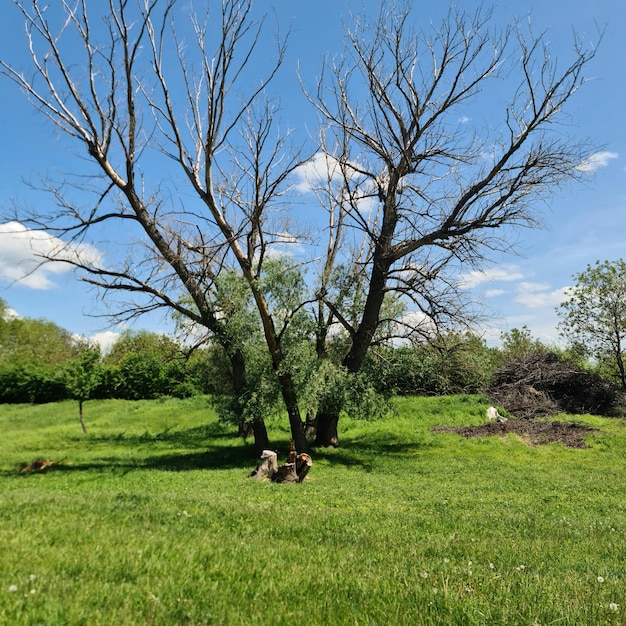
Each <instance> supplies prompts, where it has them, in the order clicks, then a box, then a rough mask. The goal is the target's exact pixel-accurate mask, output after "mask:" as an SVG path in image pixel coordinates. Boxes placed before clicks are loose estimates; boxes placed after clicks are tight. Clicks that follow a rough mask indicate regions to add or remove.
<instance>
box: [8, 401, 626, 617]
mask: <svg viewBox="0 0 626 626" xmlns="http://www.w3.org/2000/svg"><path fill="white" fill-rule="evenodd" d="M487 406H488V405H487V404H486V400H485V399H484V398H481V397H479V396H457V397H452V398H402V399H398V400H397V401H396V407H397V414H396V416H395V417H393V418H392V419H390V420H386V421H372V422H362V421H350V420H347V419H346V420H344V421H343V422H342V423H341V424H340V432H341V444H342V445H341V447H340V448H339V449H337V450H317V451H315V452H314V455H313V460H314V464H313V468H312V470H311V472H310V474H309V477H310V479H309V480H307V481H306V482H305V483H303V484H299V485H276V484H273V483H268V482H259V481H255V480H253V479H249V478H247V474H248V473H249V472H250V470H252V469H253V468H254V466H255V460H254V459H253V458H252V456H251V442H246V443H243V442H242V441H241V440H240V439H237V438H236V437H234V436H233V433H232V428H230V427H227V426H225V425H222V424H220V423H219V422H218V421H217V419H216V417H215V415H214V413H213V411H212V409H211V406H210V403H209V401H208V400H207V399H206V398H194V399H190V400H163V401H153V402H148V401H142V402H122V401H103V402H89V403H87V404H86V405H85V420H86V423H87V428H88V430H89V434H88V435H87V436H85V435H83V434H82V432H81V428H80V425H79V422H78V410H77V406H76V405H75V404H74V403H60V404H54V405H43V406H26V405H19V406H6V405H5V406H0V429H1V432H2V435H1V436H0V472H1V474H0V624H7V625H11V626H13V625H22V624H24V625H35V624H45V625H57V624H58V625H73V624H84V625H89V626H92V625H97V624H102V625H110V624H111V625H112V624H115V625H131V624H132V625H136V624H234V625H240V624H241V625H243V624H245V625H248V624H250V625H255V624H270V623H271V624H277V625H282V624H300V623H301V624H312V625H315V624H320V625H321V624H325V625H326V624H329V625H334V624H338V625H341V624H385V625H396V624H414V625H420V624H433V625H434V624H437V625H440V624H452V625H458V624H489V625H491V624H503V625H504V624H507V625H517V624H528V625H532V624H570V625H574V624H575V625H577V626H579V625H587V624H589V625H601V624H624V623H626V561H625V559H624V555H625V554H626V497H625V496H626V489H625V487H626V463H625V461H626V427H625V424H624V421H623V420H617V419H612V420H611V419H601V418H597V417H592V416H585V417H584V418H580V417H579V418H577V419H579V420H581V421H584V423H585V424H587V425H590V426H593V427H594V428H595V429H597V430H596V432H594V433H592V434H590V435H589V436H588V438H587V444H588V447H587V448H584V449H570V448H566V447H564V446H562V445H560V444H551V445H548V446H531V445H528V444H527V443H525V442H524V441H522V440H520V439H519V438H518V437H514V436H509V437H508V438H506V439H500V438H494V437H491V438H481V439H464V438H462V437H460V436H459V435H456V434H453V433H442V434H439V433H437V434H436V433H433V432H432V431H431V428H432V427H433V426H436V425H444V424H446V425H455V424H458V425H461V424H463V425H466V424H467V425H471V424H479V423H481V422H482V421H484V419H485V409H486V407H487ZM270 436H271V438H272V441H273V442H275V445H276V447H277V449H278V450H279V456H280V457H283V458H284V456H285V455H286V452H287V449H288V436H289V435H288V431H287V430H286V428H284V427H283V425H282V424H279V423H275V424H271V425H270ZM37 459H49V460H52V461H53V462H54V465H52V466H51V467H50V468H49V469H47V470H46V471H44V472H41V473H39V472H33V473H20V471H19V470H20V468H21V467H23V466H24V465H26V464H28V463H32V462H33V461H35V460H37Z"/></svg>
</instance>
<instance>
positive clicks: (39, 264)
mask: <svg viewBox="0 0 626 626" xmlns="http://www.w3.org/2000/svg"><path fill="white" fill-rule="evenodd" d="M45 258H53V259H55V260H54V262H50V263H43V261H44V260H45ZM78 259H81V260H82V261H86V262H88V263H91V264H94V265H99V264H100V262H101V260H102V255H101V254H100V252H99V251H98V250H96V248H94V247H93V246H90V245H88V244H66V243H65V242H63V241H62V240H61V239H58V238H57V237H54V236H52V235H50V234H48V233H46V232H44V231H38V230H31V229H28V228H26V227H25V226H24V225H22V224H20V223H19V222H7V223H4V224H0V280H6V281H8V282H19V284H20V285H23V286H25V287H30V288H31V289H52V288H53V287H55V286H56V284H55V282H54V280H53V279H54V277H55V276H59V275H62V274H66V273H67V272H69V271H71V270H72V265H70V264H69V263H65V262H64V261H65V260H67V261H77V260H78Z"/></svg>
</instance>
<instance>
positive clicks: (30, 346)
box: [0, 307, 84, 365]
mask: <svg viewBox="0 0 626 626" xmlns="http://www.w3.org/2000/svg"><path fill="white" fill-rule="evenodd" d="M5 309H6V307H4V309H3V311H4V310H5ZM83 343H84V342H82V341H81V340H79V339H77V338H76V337H75V336H73V335H72V334H71V333H70V332H68V331H67V330H65V329H63V328H61V327H59V326H57V325H56V324H54V323H53V322H49V321H47V320H44V319H32V318H23V317H12V318H7V317H6V316H5V315H4V314H0V365H3V364H15V363H18V362H22V363H25V362H32V363H41V364H45V365H58V364H60V363H63V362H65V361H68V360H70V359H73V358H75V357H77V356H78V355H79V354H80V352H81V350H82V349H83V348H84V346H83Z"/></svg>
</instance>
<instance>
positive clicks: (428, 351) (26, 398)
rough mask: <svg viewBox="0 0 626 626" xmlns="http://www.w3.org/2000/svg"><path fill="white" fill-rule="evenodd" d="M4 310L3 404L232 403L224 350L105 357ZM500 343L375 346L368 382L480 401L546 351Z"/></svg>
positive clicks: (177, 348) (142, 343) (153, 343)
mask: <svg viewBox="0 0 626 626" xmlns="http://www.w3.org/2000/svg"><path fill="white" fill-rule="evenodd" d="M0 304H1V305H2V311H1V312H2V315H0V403H44V402H55V401H59V400H65V399H72V398H79V399H80V398H82V399H89V398H91V399H107V398H120V399H126V400H140V399H154V398H158V397H161V396H174V397H180V398H182V397H189V396H193V395H196V394H210V395H213V396H222V397H228V396H230V395H231V392H232V388H231V387H232V381H231V380H230V376H229V371H230V368H229V363H228V360H227V358H226V355H225V354H224V353H223V351H222V348H221V347H219V346H208V347H204V348H199V349H195V350H189V349H186V348H185V347H184V346H181V345H179V344H178V343H177V342H176V341H174V340H173V339H171V338H170V337H167V336H165V335H161V334H157V333H151V332H148V331H125V332H123V333H122V334H121V335H120V337H119V338H118V339H117V341H116V342H115V344H114V345H113V346H112V348H111V349H110V350H109V351H107V353H106V354H101V353H100V351H99V349H98V348H97V347H95V346H93V345H91V344H89V342H87V341H86V340H84V339H82V338H79V337H76V336H74V335H72V334H71V333H69V332H68V331H66V330H64V329H62V328H60V327H59V326H57V325H55V324H54V323H52V322H49V321H46V320H42V319H31V318H15V317H13V318H12V317H10V316H8V315H7V314H6V306H5V305H4V303H1V301H0ZM502 340H503V341H502V346H501V347H499V348H493V347H488V346H487V345H486V343H485V342H484V341H483V340H482V339H481V338H479V337H477V336H476V335H473V334H471V333H465V334H449V335H446V336H442V337H438V338H436V339H434V340H433V341H432V342H430V343H422V344H419V345H402V346H391V345H380V346H376V347H375V348H374V349H373V350H371V352H370V354H369V355H368V357H367V360H366V363H365V365H364V367H363V371H362V378H363V379H364V380H366V381H367V385H368V386H369V387H371V388H373V389H374V390H375V391H376V392H378V393H380V394H383V395H390V394H433V395H434V394H436V395H445V394H452V393H480V392H481V391H482V390H484V389H485V387H486V386H487V385H488V384H489V382H490V380H491V378H492V376H493V373H494V372H495V371H496V370H497V369H498V368H499V367H501V366H502V365H503V364H505V363H507V362H509V361H510V360H512V359H514V358H516V357H518V356H520V355H523V354H525V353H528V352H532V351H537V350H548V348H547V347H546V346H544V345H542V344H541V343H540V342H539V341H538V340H535V339H533V338H532V337H531V335H530V332H529V331H528V330H527V329H526V328H523V329H522V330H517V329H514V330H513V331H511V332H509V333H505V334H504V335H503V337H502ZM331 352H332V350H331ZM565 356H568V357H570V358H573V355H565ZM87 378H88V381H89V382H88V384H87V383H86V382H85V381H86V380H87ZM86 385H87V386H86ZM77 389H78V391H77Z"/></svg>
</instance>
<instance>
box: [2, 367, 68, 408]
mask: <svg viewBox="0 0 626 626" xmlns="http://www.w3.org/2000/svg"><path fill="white" fill-rule="evenodd" d="M67 397H68V396H67V387H66V381H65V376H64V374H63V370H62V369H60V368H58V367H55V366H52V365H45V364H42V363H38V362H32V361H31V362H23V363H16V364H14V365H10V364H4V365H1V366H0V403H22V402H34V403H44V402H56V401H58V400H64V399H65V398H67Z"/></svg>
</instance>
